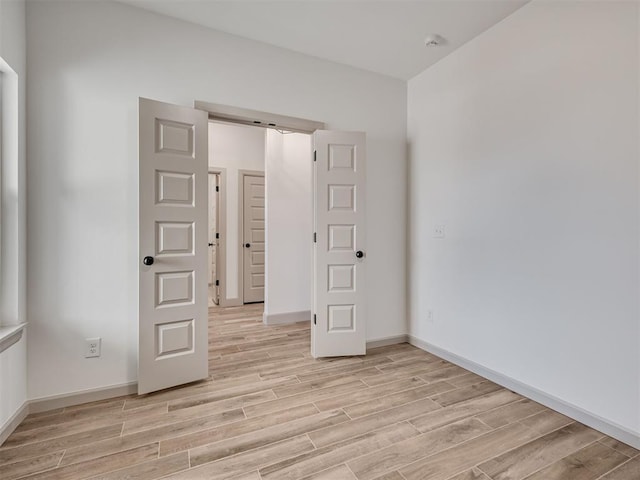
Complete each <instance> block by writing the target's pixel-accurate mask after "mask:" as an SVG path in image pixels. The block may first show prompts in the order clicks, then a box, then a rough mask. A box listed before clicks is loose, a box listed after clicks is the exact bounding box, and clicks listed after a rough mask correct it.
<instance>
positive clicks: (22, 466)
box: [0, 305, 640, 480]
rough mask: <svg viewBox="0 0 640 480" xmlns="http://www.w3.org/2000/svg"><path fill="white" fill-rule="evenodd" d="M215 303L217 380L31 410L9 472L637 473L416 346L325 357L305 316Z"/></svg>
mask: <svg viewBox="0 0 640 480" xmlns="http://www.w3.org/2000/svg"><path fill="white" fill-rule="evenodd" d="M261 314H262V305H252V306H247V307H242V308H228V309H219V308H216V309H211V310H210V325H211V330H210V358H211V361H210V365H211V378H210V380H208V381H205V382H200V383H197V384H192V385H189V386H186V387H182V388H176V389H172V390H167V391H163V392H160V393H156V394H152V395H146V396H142V397H137V396H128V397H122V398H117V399H112V400H108V401H103V402H96V403H93V404H85V405H79V406H75V407H70V408H65V409H61V410H56V411H51V412H46V413H43V414H36V415H30V416H29V417H28V418H27V419H26V420H25V421H24V422H23V423H22V424H21V425H20V426H19V427H18V429H17V430H16V431H15V432H14V433H13V435H12V436H11V437H9V439H8V440H7V442H6V443H5V445H4V446H3V447H2V448H0V478H1V479H2V480H11V479H17V478H47V479H65V480H67V479H79V478H91V479H137V480H140V479H153V478H172V479H223V478H224V479H235V480H259V479H264V480H287V479H291V480H294V479H305V480H311V479H313V480H341V479H349V480H354V479H359V480H370V479H371V480H373V479H378V480H417V479H431V480H445V479H451V480H489V479H493V480H507V479H509V480H517V479H527V480H556V479H557V480H595V479H603V480H605V479H606V480H638V479H640V455H639V453H640V452H638V451H637V450H635V449H633V448H631V447H629V446H627V445H624V444H622V443H619V442H617V441H615V440H613V439H611V438H609V437H606V436H605V435H603V434H601V433H599V432H597V431H594V430H592V429H590V428H588V427H586V426H584V425H581V424H579V423H576V422H574V421H572V420H571V419H569V418H567V417H564V416H562V415H560V414H558V413H556V412H554V411H551V410H549V409H547V408H545V407H543V406H541V405H539V404H537V403H535V402H532V401H530V400H527V399H525V398H523V397H521V396H519V395H516V394H515V393H512V392H510V391H508V390H505V389H504V388H501V387H499V386H498V385H495V384H493V383H491V382H490V381H487V380H485V379H483V378H481V377H479V376H477V375H474V374H473V373H469V372H467V371H465V370H463V369H462V368H459V367H457V366H455V365H452V364H450V363H448V362H446V361H444V360H441V359H440V358H438V357H435V356H433V355H430V354H428V353H425V352H423V351H421V350H418V349H416V348H414V347H412V346H410V345H407V344H402V345H394V346H389V347H382V348H377V349H373V350H370V351H369V354H368V355H367V356H366V357H351V358H336V359H330V360H314V359H312V358H310V356H309V353H308V352H309V325H308V324H304V323H298V324H293V325H286V326H272V327H265V326H263V325H262V323H261Z"/></svg>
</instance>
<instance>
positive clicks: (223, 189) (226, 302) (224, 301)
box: [209, 166, 235, 307]
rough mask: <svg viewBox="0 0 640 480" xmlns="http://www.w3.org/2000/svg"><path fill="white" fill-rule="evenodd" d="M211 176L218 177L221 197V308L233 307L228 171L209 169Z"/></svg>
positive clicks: (219, 249)
mask: <svg viewBox="0 0 640 480" xmlns="http://www.w3.org/2000/svg"><path fill="white" fill-rule="evenodd" d="M209 173H210V174H216V175H218V185H219V187H220V195H218V233H220V241H219V242H218V248H217V252H218V265H217V270H218V279H219V280H220V285H219V286H220V290H219V295H220V297H219V302H220V305H219V306H220V307H233V306H235V304H234V302H232V301H231V302H230V300H233V299H228V298H227V169H226V168H223V167H211V166H210V167H209ZM209 268H211V266H209Z"/></svg>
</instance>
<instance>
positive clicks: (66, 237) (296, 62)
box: [27, 1, 406, 398]
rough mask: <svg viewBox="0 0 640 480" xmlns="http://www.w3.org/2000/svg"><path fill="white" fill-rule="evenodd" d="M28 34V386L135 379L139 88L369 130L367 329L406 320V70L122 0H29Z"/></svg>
mask: <svg viewBox="0 0 640 480" xmlns="http://www.w3.org/2000/svg"><path fill="white" fill-rule="evenodd" d="M27 30H28V45H27V46H28V52H27V53H28V68H29V78H28V82H27V83H28V85H27V86H28V95H29V107H28V108H29V111H30V112H31V114H30V116H29V122H28V128H29V138H30V140H29V145H30V148H29V162H28V187H29V188H28V190H29V198H28V228H29V243H28V254H29V265H28V273H29V282H28V289H29V320H30V337H29V358H30V361H29V394H30V396H31V397H35V398H38V397H43V396H49V395H55V394H62V393H65V392H71V391H76V390H82V389H88V388H93V387H101V386H105V385H112V384H122V383H125V382H129V381H134V380H136V376H137V359H136V357H137V331H138V329H137V323H138V314H137V312H138V300H137V295H138V293H137V291H138V286H137V278H138V265H139V256H138V238H137V236H138V227H137V210H138V193H137V192H138V190H137V185H138V173H137V172H138V168H137V97H138V96H144V97H148V98H155V99H158V100H162V101H165V102H172V103H177V104H182V105H192V104H193V101H194V100H195V99H198V100H204V101H210V102H215V103H222V104H228V105H236V106H239V107H245V108H251V109H255V110H261V111H267V112H273V113H279V114H284V115H290V116H295V117H300V118H309V119H312V120H316V121H320V122H325V124H326V125H327V127H328V128H331V129H341V130H360V131H365V132H366V133H367V139H368V140H367V154H368V155H367V160H368V166H367V182H368V187H369V188H368V192H367V202H368V211H369V212H372V214H371V215H370V216H369V217H368V226H367V230H368V234H367V238H368V251H367V259H368V262H369V264H368V273H369V278H368V279H367V287H368V293H367V302H368V305H369V306H370V308H369V311H370V312H371V315H370V317H369V318H368V324H367V338H368V339H370V340H372V339H378V338H381V337H387V336H393V335H400V334H404V333H405V332H406V323H405V319H406V308H405V285H406V283H405V253H404V251H405V240H406V237H405V230H406V218H405V212H406V209H405V193H404V191H405V181H406V164H405V141H406V84H405V83H404V82H402V81H399V80H395V79H391V78H388V77H384V76H380V75H376V74H372V73H369V72H365V71H362V70H357V69H354V68H349V67H345V66H342V65H338V64H335V63H331V62H327V61H322V60H319V59H316V58H312V57H308V56H305V55H301V54H297V53H293V52H290V51H287V50H283V49H279V48H275V47H271V46H268V45H265V44H261V43H258V42H254V41H250V40H246V39H242V38H239V37H234V36H231V35H227V34H223V33H219V32H215V31H212V30H208V29H206V28H203V27H198V26H195V25H191V24H188V23H184V22H181V21H178V20H174V19H170V18H166V17H162V16H159V15H155V14H153V13H149V12H146V11H143V10H138V9H135V8H132V7H129V6H126V5H122V4H119V3H116V2H100V1H95V2H65V3H63V2H56V1H47V2H38V1H34V2H28V4H27ZM60 32H64V35H62V34H61V33H60ZM373 212H375V214H373ZM93 336H100V337H102V339H103V343H102V357H100V358H99V359H89V360H85V359H84V358H83V339H84V338H86V337H93ZM65 371H73V372H74V374H73V375H66V376H62V377H61V376H60V372H65Z"/></svg>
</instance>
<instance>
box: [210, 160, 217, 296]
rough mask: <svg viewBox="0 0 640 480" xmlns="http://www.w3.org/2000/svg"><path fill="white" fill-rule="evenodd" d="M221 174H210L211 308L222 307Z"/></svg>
mask: <svg viewBox="0 0 640 480" xmlns="http://www.w3.org/2000/svg"><path fill="white" fill-rule="evenodd" d="M219 195H220V174H219V173H213V172H209V230H208V235H209V242H208V243H209V245H208V246H209V307H212V306H214V305H220V280H219V278H218V265H219V260H218V240H219V238H220V231H219V229H220V227H219V220H220V213H219V210H220V201H219V199H218V197H219Z"/></svg>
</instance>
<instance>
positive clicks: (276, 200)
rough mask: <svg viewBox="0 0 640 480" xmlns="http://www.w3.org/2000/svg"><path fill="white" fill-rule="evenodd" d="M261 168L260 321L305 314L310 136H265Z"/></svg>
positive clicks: (307, 303)
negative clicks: (263, 220)
mask: <svg viewBox="0 0 640 480" xmlns="http://www.w3.org/2000/svg"><path fill="white" fill-rule="evenodd" d="M266 162H267V184H266V187H267V188H266V197H267V198H266V200H267V204H266V205H267V209H266V216H267V225H266V227H267V228H266V240H267V245H266V248H267V255H266V263H267V265H266V267H267V268H266V285H267V290H266V294H265V306H264V309H265V312H264V313H265V318H268V317H269V316H272V317H275V316H277V315H279V314H283V313H299V312H307V313H309V312H310V309H311V232H312V223H313V222H312V218H313V217H312V214H311V136H310V135H305V134H301V133H291V134H285V135H283V134H281V133H279V132H277V131H275V130H268V131H267V155H266ZM306 318H307V319H308V318H309V317H308V316H307V317H306Z"/></svg>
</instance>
